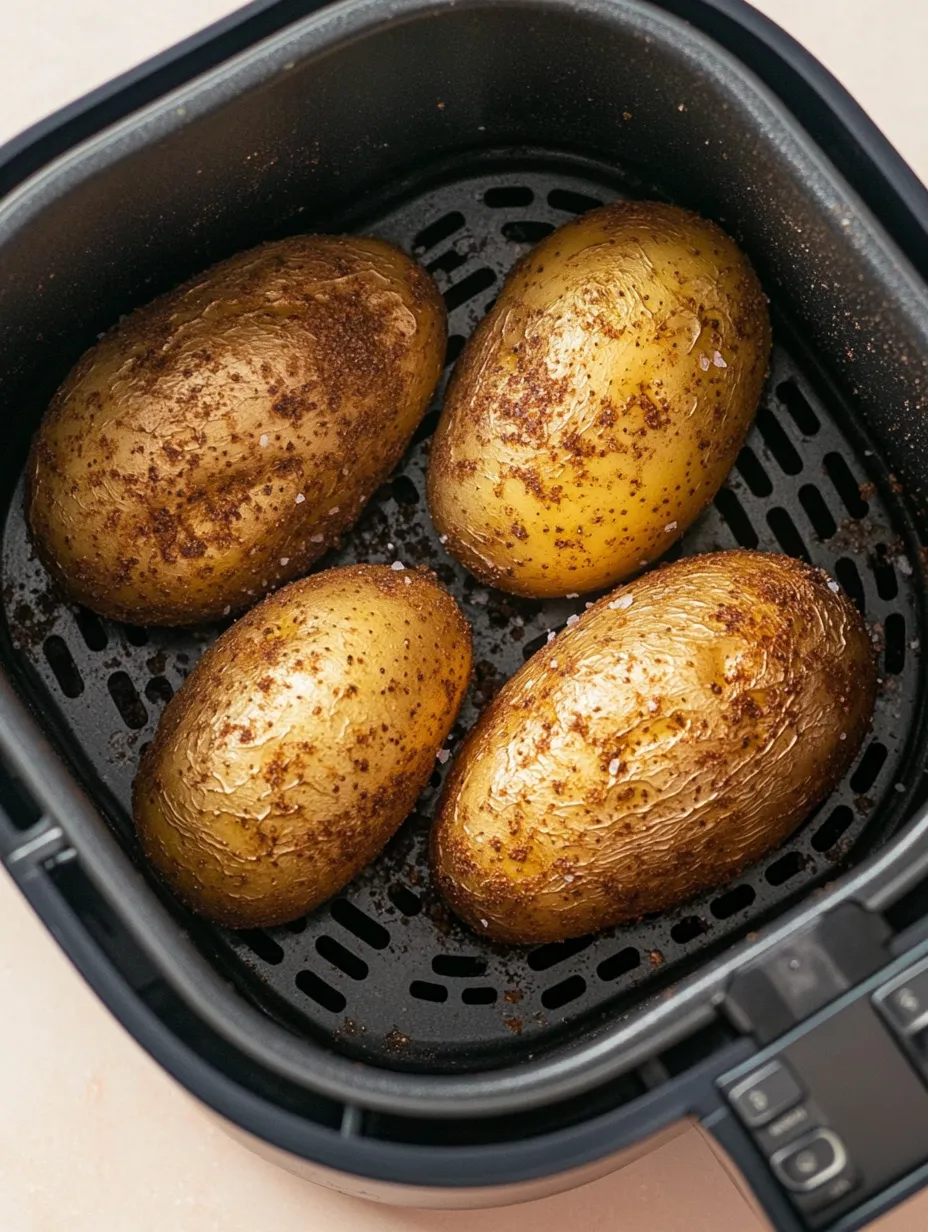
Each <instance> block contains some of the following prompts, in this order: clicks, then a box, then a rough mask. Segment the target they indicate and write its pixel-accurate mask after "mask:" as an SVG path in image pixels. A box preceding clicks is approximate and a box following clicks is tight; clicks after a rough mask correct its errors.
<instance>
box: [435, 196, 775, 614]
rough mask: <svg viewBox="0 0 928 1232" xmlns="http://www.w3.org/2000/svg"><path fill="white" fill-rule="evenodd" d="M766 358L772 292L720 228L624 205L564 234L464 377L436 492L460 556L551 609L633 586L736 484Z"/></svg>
mask: <svg viewBox="0 0 928 1232" xmlns="http://www.w3.org/2000/svg"><path fill="white" fill-rule="evenodd" d="M769 356H770V323H769V319H768V313H767V306H766V301H765V298H764V295H763V293H762V291H761V288H760V284H759V283H758V281H757V277H756V276H755V274H754V271H753V270H752V269H751V266H750V265H749V264H748V261H747V259H746V258H745V257H744V256H743V254H742V253H741V252H740V251H739V249H738V248H737V247H736V245H735V244H734V242H733V241H732V240H731V239H729V237H728V236H727V235H726V234H725V233H724V232H723V231H721V230H720V229H719V228H718V227H717V226H716V225H715V224H714V223H711V222H708V221H706V220H705V219H703V218H699V217H698V216H697V215H695V214H691V213H689V212H687V211H685V210H681V209H678V208H676V207H675V206H670V205H662V204H659V203H657V202H649V201H620V202H616V203H615V204H612V205H607V206H604V207H603V208H601V209H596V210H592V211H591V212H590V213H589V214H585V215H583V217H581V218H578V219H576V220H575V221H573V222H570V223H568V224H567V225H566V226H564V227H561V228H560V229H559V230H557V231H555V232H554V233H553V234H552V235H550V236H548V238H547V239H544V240H542V242H541V243H540V244H538V245H537V247H536V248H534V249H533V250H532V251H531V252H530V253H529V254H528V255H527V256H526V257H524V258H523V259H522V261H520V262H519V264H518V265H517V266H516V267H515V269H514V270H513V272H512V273H511V274H510V276H509V278H508V279H507V281H506V284H505V286H504V287H503V290H502V292H501V294H500V296H499V298H498V300H497V301H496V305H495V306H494V308H493V309H492V311H491V312H490V313H489V314H488V316H487V317H486V318H485V319H484V320H483V321H482V322H481V324H480V326H479V327H478V329H477V330H476V332H475V333H474V335H473V337H472V338H471V340H470V342H469V343H468V345H467V346H466V347H465V349H464V352H463V354H462V356H461V358H460V360H459V361H458V364H457V367H456V368H455V372H454V376H453V378H452V382H451V385H450V387H449V390H448V394H447V397H446V400H445V407H444V412H443V414H442V418H441V421H440V423H439V426H438V430H437V432H436V434H435V436H434V438H433V442H432V453H431V460H430V468H429V480H428V498H429V507H430V509H431V512H432V517H433V519H434V521H435V524H436V526H437V527H438V529H439V531H440V533H441V534H443V535H446V536H447V546H448V549H449V551H451V552H452V553H453V554H454V555H455V556H456V557H457V558H458V559H459V560H460V561H461V562H462V563H463V564H464V565H466V566H467V568H468V569H470V570H471V572H473V573H475V574H476V575H477V576H478V577H479V578H481V579H482V580H483V581H485V582H487V583H489V584H490V585H493V586H498V587H500V588H502V589H503V590H507V591H510V592H512V593H514V594H519V595H527V596H534V597H539V598H542V597H550V596H555V595H565V594H569V593H570V592H572V591H576V592H578V593H581V594H582V593H584V592H586V591H590V590H595V589H598V588H600V587H604V586H611V585H614V584H615V583H616V582H617V581H620V580H622V579H624V578H627V577H630V576H631V575H632V574H634V573H637V572H638V571H639V570H640V569H641V568H642V567H643V566H644V565H646V564H648V563H649V562H651V561H653V560H655V559H656V558H657V557H658V556H660V555H661V553H663V552H664V551H665V550H666V549H667V548H668V547H669V546H670V544H671V543H672V542H673V541H674V540H675V539H677V538H679V536H680V535H682V534H683V532H684V531H685V530H686V528H687V527H688V526H689V525H690V523H692V522H693V521H694V520H695V518H696V517H697V516H698V515H699V514H700V513H701V512H702V510H703V509H704V508H705V507H706V506H707V505H708V504H709V502H710V501H711V500H712V498H713V496H714V495H715V493H716V492H717V490H718V488H719V487H720V485H721V484H722V481H723V480H724V478H725V476H726V475H727V473H728V471H729V470H730V469H731V466H732V464H733V463H734V461H735V458H736V457H737V454H738V451H739V449H740V448H741V445H742V444H743V442H744V438H745V436H746V434H747V431H748V428H749V426H750V423H751V420H752V418H753V415H754V412H755V410H756V408H757V402H758V398H759V397H760V394H761V390H762V387H763V383H764V377H765V375H766V371H767V365H768V361H769Z"/></svg>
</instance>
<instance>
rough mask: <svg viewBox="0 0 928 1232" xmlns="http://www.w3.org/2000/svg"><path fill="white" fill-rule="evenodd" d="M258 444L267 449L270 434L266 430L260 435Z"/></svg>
mask: <svg viewBox="0 0 928 1232" xmlns="http://www.w3.org/2000/svg"><path fill="white" fill-rule="evenodd" d="M258 444H259V445H260V446H261V448H262V449H267V447H268V435H267V433H266V432H262V434H261V435H260V436H259V437H258Z"/></svg>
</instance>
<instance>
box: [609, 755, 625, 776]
mask: <svg viewBox="0 0 928 1232" xmlns="http://www.w3.org/2000/svg"><path fill="white" fill-rule="evenodd" d="M621 764H622V763H621V762H620V761H619V759H618V758H617V757H613V759H612V761H611V762H610V763H609V773H610V775H611V776H612V777H613V778H615V776H616V775H617V774H618V773H619V766H620V765H621Z"/></svg>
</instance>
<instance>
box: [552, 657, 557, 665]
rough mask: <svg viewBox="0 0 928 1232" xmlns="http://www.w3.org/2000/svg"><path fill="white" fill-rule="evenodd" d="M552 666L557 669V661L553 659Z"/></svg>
mask: <svg viewBox="0 0 928 1232" xmlns="http://www.w3.org/2000/svg"><path fill="white" fill-rule="evenodd" d="M551 666H552V667H557V659H552V660H551Z"/></svg>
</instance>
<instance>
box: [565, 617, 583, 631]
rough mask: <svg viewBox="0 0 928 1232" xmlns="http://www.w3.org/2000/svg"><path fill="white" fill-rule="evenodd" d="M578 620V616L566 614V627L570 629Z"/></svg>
mask: <svg viewBox="0 0 928 1232" xmlns="http://www.w3.org/2000/svg"><path fill="white" fill-rule="evenodd" d="M579 620H580V617H579V616H568V617H567V628H568V629H572V628H573V626H574V625H575V624H577V623H578V622H579Z"/></svg>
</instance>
